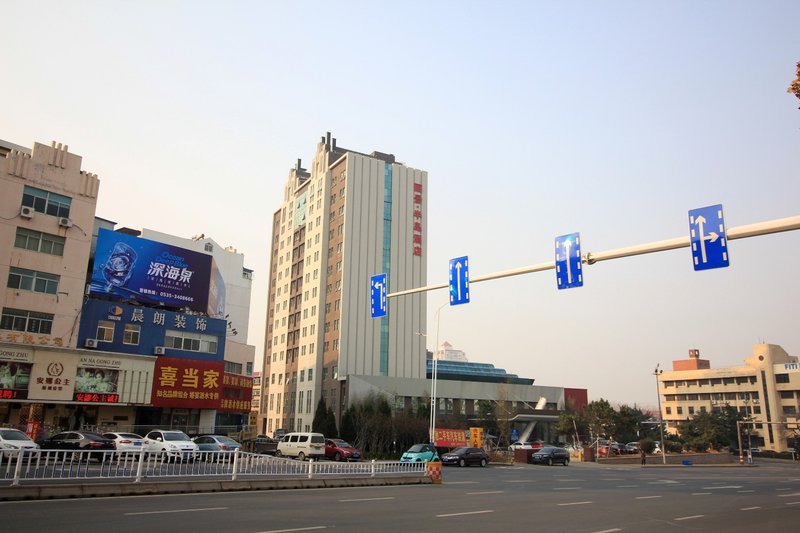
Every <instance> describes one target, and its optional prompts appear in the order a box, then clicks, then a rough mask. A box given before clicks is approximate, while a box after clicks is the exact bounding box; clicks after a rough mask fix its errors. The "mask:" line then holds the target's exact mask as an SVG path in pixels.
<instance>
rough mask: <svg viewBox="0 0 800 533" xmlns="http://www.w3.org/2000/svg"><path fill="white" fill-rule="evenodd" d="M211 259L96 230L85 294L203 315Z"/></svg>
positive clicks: (160, 244)
mask: <svg viewBox="0 0 800 533" xmlns="http://www.w3.org/2000/svg"><path fill="white" fill-rule="evenodd" d="M211 260H212V258H211V256H210V255H206V254H202V253H199V252H193V251H191V250H186V249H184V248H179V247H177V246H172V245H169V244H164V243H160V242H156V241H151V240H149V239H143V238H141V237H134V236H132V235H127V234H124V233H119V232H116V231H111V230H107V229H104V228H101V229H100V230H99V232H98V235H97V252H96V253H95V258H94V269H93V270H92V280H91V284H90V288H89V293H90V294H93V295H103V296H113V297H116V298H120V299H122V300H134V301H136V302H139V303H143V304H149V305H165V306H169V307H179V308H182V307H188V308H190V309H193V310H195V311H200V312H203V313H205V312H207V310H208V292H209V285H210V281H211Z"/></svg>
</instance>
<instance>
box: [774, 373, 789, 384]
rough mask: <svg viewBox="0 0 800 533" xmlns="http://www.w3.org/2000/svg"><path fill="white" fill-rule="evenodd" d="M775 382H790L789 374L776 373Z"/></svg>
mask: <svg viewBox="0 0 800 533" xmlns="http://www.w3.org/2000/svg"><path fill="white" fill-rule="evenodd" d="M775 383H789V374H775Z"/></svg>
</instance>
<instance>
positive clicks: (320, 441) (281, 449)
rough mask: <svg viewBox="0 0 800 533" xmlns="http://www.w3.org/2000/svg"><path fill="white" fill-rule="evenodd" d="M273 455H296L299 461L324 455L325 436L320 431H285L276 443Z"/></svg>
mask: <svg viewBox="0 0 800 533" xmlns="http://www.w3.org/2000/svg"><path fill="white" fill-rule="evenodd" d="M275 455H276V456H278V457H281V456H286V457H296V458H297V459H299V460H300V461H305V460H306V458H309V459H318V458H321V457H325V436H324V435H323V434H322V433H305V432H303V433H287V434H286V435H285V436H284V437H283V439H281V441H280V442H279V443H278V449H277V450H276V451H275Z"/></svg>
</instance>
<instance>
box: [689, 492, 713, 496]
mask: <svg viewBox="0 0 800 533" xmlns="http://www.w3.org/2000/svg"><path fill="white" fill-rule="evenodd" d="M709 494H713V493H712V492H693V493H692V496H707V495H709Z"/></svg>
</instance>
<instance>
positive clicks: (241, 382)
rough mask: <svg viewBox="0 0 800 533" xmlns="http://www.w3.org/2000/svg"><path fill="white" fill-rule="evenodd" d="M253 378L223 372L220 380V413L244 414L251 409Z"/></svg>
mask: <svg viewBox="0 0 800 533" xmlns="http://www.w3.org/2000/svg"><path fill="white" fill-rule="evenodd" d="M252 401H253V378H251V377H249V376H240V375H238V374H231V373H229V372H225V375H224V376H223V378H222V401H221V402H220V408H219V410H220V411H226V412H231V413H246V412H249V411H250V409H251V408H252V403H251V402H252Z"/></svg>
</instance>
